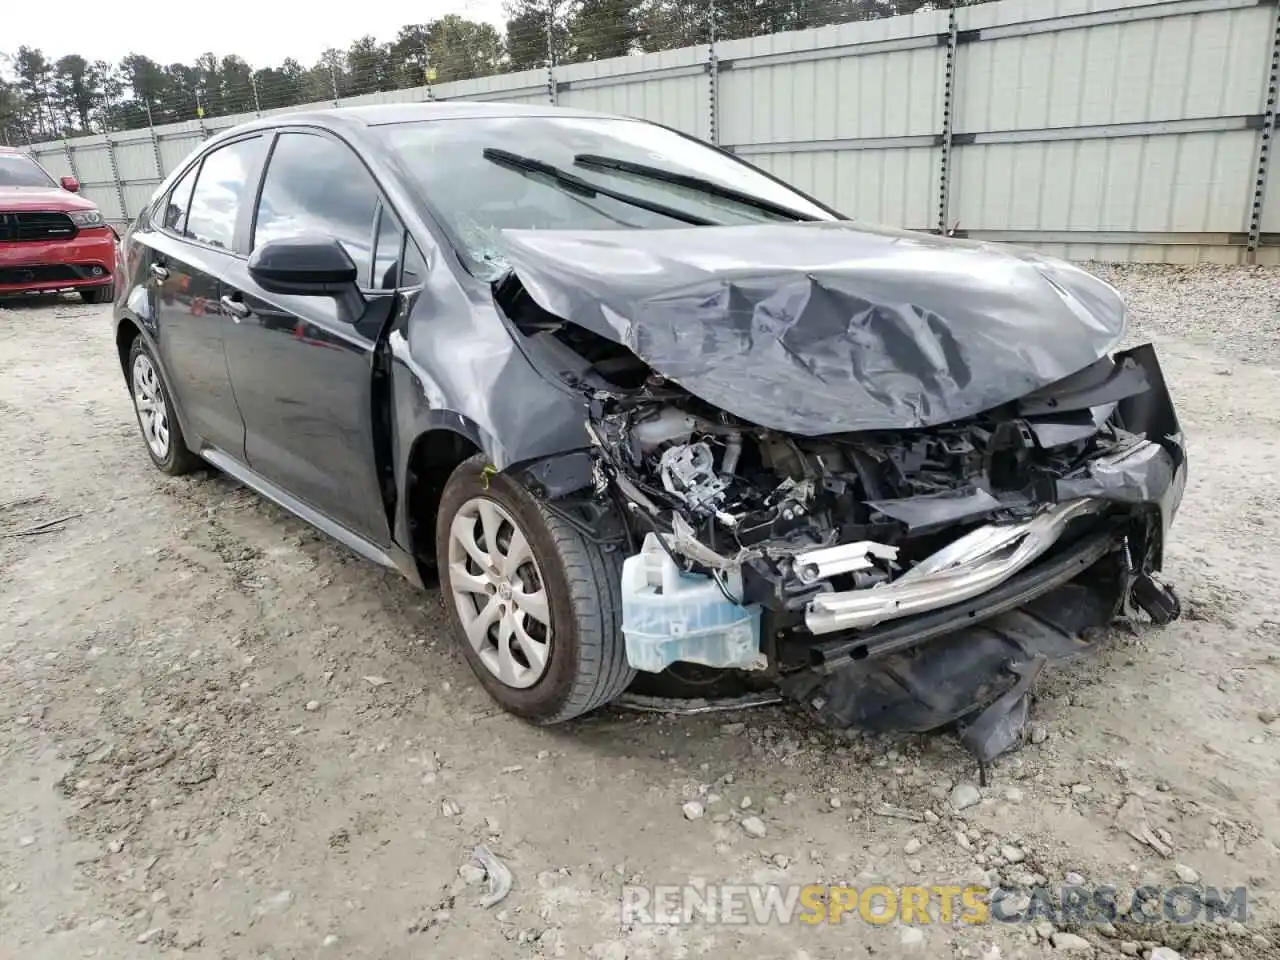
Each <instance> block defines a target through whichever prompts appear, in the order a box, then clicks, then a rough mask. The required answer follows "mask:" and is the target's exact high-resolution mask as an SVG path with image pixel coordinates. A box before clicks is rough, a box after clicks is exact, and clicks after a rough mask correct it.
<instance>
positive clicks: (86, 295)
mask: <svg viewBox="0 0 1280 960" xmlns="http://www.w3.org/2000/svg"><path fill="white" fill-rule="evenodd" d="M79 293H80V299H81V300H83V301H84V302H85V303H110V302H111V301H112V300H114V299H115V298H116V285H115V284H114V283H108V284H107V285H106V286H105V287H88V288H86V289H84V290H81V291H79Z"/></svg>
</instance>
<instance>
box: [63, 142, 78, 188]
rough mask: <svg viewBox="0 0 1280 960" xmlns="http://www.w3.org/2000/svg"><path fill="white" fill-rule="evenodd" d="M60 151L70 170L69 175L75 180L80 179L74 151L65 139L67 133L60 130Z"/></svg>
mask: <svg viewBox="0 0 1280 960" xmlns="http://www.w3.org/2000/svg"><path fill="white" fill-rule="evenodd" d="M62 152H63V154H65V155H66V158H67V168H68V169H69V170H70V171H71V175H72V176H73V177H75V178H76V179H77V180H79V179H80V171H79V170H77V169H76V152H75V151H74V150H73V149H71V141H70V140H68V139H67V133H66V131H65V130H64V131H63V132H62Z"/></svg>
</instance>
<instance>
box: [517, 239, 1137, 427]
mask: <svg viewBox="0 0 1280 960" xmlns="http://www.w3.org/2000/svg"><path fill="white" fill-rule="evenodd" d="M503 238H504V241H505V249H504V255H505V256H506V259H507V262H508V263H509V264H510V266H511V268H512V270H513V271H514V272H515V274H516V276H517V278H518V279H519V280H520V282H521V284H522V285H523V286H524V288H525V289H526V290H527V292H528V293H529V295H530V296H531V297H532V298H533V299H534V301H535V302H537V303H538V305H539V306H541V307H542V308H543V309H544V310H547V311H549V312H550V313H552V314H555V315H556V316H558V317H560V318H561V319H563V320H566V321H569V322H571V323H574V324H577V325H578V326H580V327H583V328H585V329H587V330H590V331H591V332H593V333H595V334H597V335H599V336H602V337H605V338H607V339H609V340H612V341H615V342H617V343H619V344H622V345H624V346H626V347H628V348H629V349H630V350H631V351H632V352H634V353H635V354H636V355H637V356H638V357H640V359H642V360H643V361H645V363H647V364H648V365H649V366H650V367H651V368H653V370H654V371H655V372H657V373H658V374H660V375H662V376H663V377H665V378H667V379H669V380H671V381H674V382H676V383H678V384H680V385H681V386H682V387H684V388H685V389H686V390H688V391H689V392H690V393H692V394H693V395H695V396H697V397H699V398H701V399H702V400H704V401H706V402H707V403H709V404H712V405H714V406H716V407H719V408H720V409H723V410H726V411H728V412H730V413H733V414H735V415H737V416H739V417H741V418H743V419H745V420H748V421H750V422H752V423H755V424H758V425H760V426H763V427H767V428H771V429H776V430H781V431H786V432H790V433H795V434H799V435H805V436H820V435H824V434H831V433H842V432H850V431H861V430H894V429H910V428H919V427H928V426H934V425H937V424H942V423H948V422H951V421H954V420H958V419H962V418H964V417H968V416H972V415H974V414H977V413H981V412H983V411H985V410H990V409H992V408H994V407H997V406H1000V405H1002V404H1004V403H1008V402H1010V401H1013V400H1016V399H1018V398H1019V397H1022V396H1023V395H1025V394H1028V393H1030V392H1032V391H1035V390H1038V389H1041V388H1043V387H1046V386H1049V385H1050V384H1052V383H1055V382H1057V381H1059V380H1061V379H1063V378H1064V377H1067V376H1069V375H1070V374H1073V373H1075V372H1077V371H1079V370H1082V369H1083V368H1085V367H1087V366H1088V365H1089V364H1091V363H1093V362H1095V361H1097V360H1098V359H1099V358H1101V357H1102V356H1104V355H1106V354H1107V353H1108V352H1109V351H1110V350H1111V349H1113V348H1114V347H1115V346H1116V344H1117V342H1118V341H1119V339H1120V337H1121V336H1122V335H1123V333H1124V324H1125V314H1124V306H1123V303H1122V302H1121V300H1120V297H1119V296H1118V295H1117V294H1116V292H1115V291H1114V290H1113V289H1112V288H1111V287H1109V286H1108V285H1107V284H1105V283H1103V282H1102V281H1100V280H1098V279H1096V278H1094V277H1091V276H1090V275H1089V274H1087V273H1085V272H1084V271H1082V270H1080V269H1078V268H1076V267H1074V266H1072V265H1071V264H1068V263H1065V262H1062V261H1058V260H1054V259H1052V258H1048V257H1041V256H1039V255H1037V254H1034V253H1031V252H1028V251H1022V250H1017V249H1013V248H1003V247H1000V248H997V247H994V246H991V245H987V244H982V243H976V242H969V241H957V240H952V239H947V238H942V237H934V236H930V235H928V234H921V233H912V232H908V231H900V230H893V229H889V228H884V227H877V226H869V225H866V224H860V223H858V222H855V221H836V222H830V223H797V224H769V225H753V226H743V227H695V228H684V229H673V230H619V231H546V230H524V231H516V230H509V231H505V232H504V233H503Z"/></svg>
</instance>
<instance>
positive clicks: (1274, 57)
mask: <svg viewBox="0 0 1280 960" xmlns="http://www.w3.org/2000/svg"><path fill="white" fill-rule="evenodd" d="M1268 70H1269V73H1268V74H1267V104H1266V110H1265V111H1264V112H1263V114H1262V129H1261V130H1259V131H1258V164H1257V166H1256V167H1255V169H1254V178H1253V206H1252V207H1251V208H1250V210H1249V242H1248V246H1247V247H1246V248H1245V262H1246V263H1257V262H1258V245H1259V242H1260V241H1261V239H1262V212H1263V204H1264V203H1265V202H1266V199H1267V168H1268V167H1269V166H1270V163H1271V142H1272V140H1274V139H1275V132H1276V99H1277V97H1280V6H1277V7H1276V14H1275V20H1274V22H1273V23H1272V25H1271V60H1270V61H1269V63H1268Z"/></svg>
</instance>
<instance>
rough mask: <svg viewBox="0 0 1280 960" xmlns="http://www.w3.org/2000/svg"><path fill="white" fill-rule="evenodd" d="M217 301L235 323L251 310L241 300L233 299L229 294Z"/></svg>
mask: <svg viewBox="0 0 1280 960" xmlns="http://www.w3.org/2000/svg"><path fill="white" fill-rule="evenodd" d="M218 302H219V303H221V304H222V310H223V312H224V313H227V314H229V315H230V316H231V319H232V320H234V321H235V322H236V323H239V322H240V321H241V320H243V319H244V318H245V317H247V316H248V315H249V314H250V313H252V312H253V311H251V310H250V309H249V306H248V304H246V303H245V302H244V301H243V300H233V299H231V297H230V296H226V297H223V298H222V299H221V300H219V301H218Z"/></svg>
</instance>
